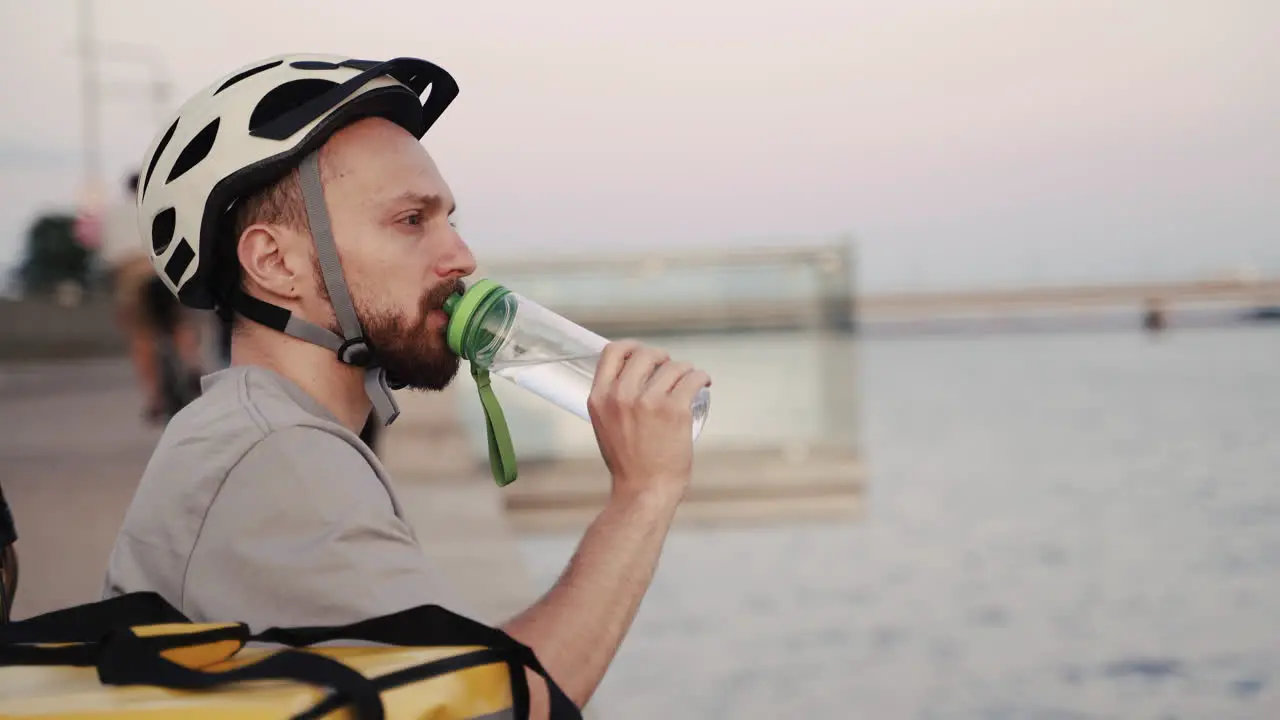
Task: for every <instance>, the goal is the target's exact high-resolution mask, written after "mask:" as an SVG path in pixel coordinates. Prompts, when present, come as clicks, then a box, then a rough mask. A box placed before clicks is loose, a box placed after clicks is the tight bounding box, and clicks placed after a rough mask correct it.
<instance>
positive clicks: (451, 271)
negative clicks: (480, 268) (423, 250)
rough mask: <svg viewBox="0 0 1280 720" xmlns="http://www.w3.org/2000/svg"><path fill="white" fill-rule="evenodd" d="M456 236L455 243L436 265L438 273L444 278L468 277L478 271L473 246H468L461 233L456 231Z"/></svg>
mask: <svg viewBox="0 0 1280 720" xmlns="http://www.w3.org/2000/svg"><path fill="white" fill-rule="evenodd" d="M454 238H455V240H454V243H453V245H452V246H451V247H450V248H449V251H448V252H446V253H445V255H444V256H443V257H441V258H440V264H439V265H438V266H437V267H436V274H437V275H439V276H440V277H443V278H449V277H455V278H462V277H467V276H468V275H471V274H472V273H474V272H475V271H476V257H475V255H472V254H471V248H470V247H467V243H466V242H464V241H463V239H462V237H461V236H460V235H458V234H456V233H455V234H454Z"/></svg>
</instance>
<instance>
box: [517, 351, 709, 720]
mask: <svg viewBox="0 0 1280 720" xmlns="http://www.w3.org/2000/svg"><path fill="white" fill-rule="evenodd" d="M710 384H711V380H710V378H709V377H707V374H706V373H704V372H702V371H701V370H696V369H694V368H693V367H691V366H690V365H688V364H687V363H678V362H671V361H670V360H669V359H668V357H667V354H666V353H664V352H662V351H660V350H655V349H652V348H648V347H644V346H643V345H641V344H640V343H637V342H634V341H620V342H615V343H610V344H609V345H608V346H606V347H605V349H604V352H603V353H602V355H601V357H600V364H599V366H598V369H597V370H596V377H595V381H594V382H593V385H592V390H591V397H590V398H589V399H588V400H587V408H588V410H590V412H591V424H592V426H593V427H594V428H595V431H596V441H597V442H598V443H599V445H600V454H601V455H602V456H603V457H604V460H605V463H607V464H608V466H609V471H610V473H611V474H612V475H613V493H612V495H611V496H610V498H609V501H608V503H607V504H606V505H605V507H604V509H603V510H602V511H601V512H600V515H599V516H597V517H596V519H595V521H594V522H592V523H591V527H589V528H588V529H587V532H586V534H585V535H584V536H583V538H582V542H581V543H580V544H579V545H578V551H577V552H576V553H574V556H573V559H572V560H570V561H569V566H568V567H567V568H565V571H564V574H563V575H561V576H560V579H559V581H557V582H556V584H555V586H554V587H553V588H551V590H550V591H549V592H548V593H547V594H546V595H544V596H543V597H542V599H540V600H539V601H538V602H537V603H535V604H534V605H533V606H532V607H530V608H529V609H527V610H525V611H524V612H522V613H520V614H519V615H517V616H516V617H514V618H512V619H511V620H510V621H509V622H507V623H506V624H505V625H504V626H503V629H504V630H506V631H507V632H508V633H509V634H510V635H511V636H512V637H514V638H515V639H517V640H519V641H520V642H523V643H524V644H526V645H528V646H529V647H531V648H533V650H534V652H536V653H537V655H538V658H539V659H540V660H541V661H542V664H543V665H544V666H546V668H547V670H548V671H549V672H550V673H551V676H552V677H553V678H555V680H556V683H557V684H558V685H559V686H560V687H561V688H563V689H564V691H565V692H566V693H567V694H568V696H569V698H570V699H572V700H573V701H574V702H575V703H576V704H577V705H578V706H579V707H582V706H584V705H586V703H587V701H588V700H590V698H591V695H592V693H594V692H595V690H596V687H597V686H599V684H600V681H601V679H602V678H603V677H604V674H605V671H606V670H608V668H609V664H610V663H611V662H612V661H613V658H614V656H615V654H616V653H617V651H618V646H619V645H620V644H621V643H622V638H623V637H624V636H625V635H626V633H627V629H628V628H629V627H630V626H631V621H632V620H634V619H635V615H636V611H637V610H638V609H639V607H640V601H641V599H642V598H643V597H644V594H645V592H646V591H647V590H648V589H649V583H650V582H651V581H652V580H653V573H654V570H655V569H656V568H657V565H658V557H659V555H660V554H661V553H662V544H663V541H664V540H665V539H666V536H667V530H668V529H669V528H670V527H671V520H672V518H673V516H674V515H675V511H676V507H677V506H678V504H679V502H680V500H681V499H682V498H683V497H684V493H685V490H686V489H687V488H688V487H689V478H690V476H691V475H692V472H693V412H692V409H691V406H692V404H693V400H694V397H695V396H696V395H697V394H698V391H699V390H700V389H702V388H703V387H706V386H707V385H710ZM530 685H531V689H532V693H533V698H532V701H533V707H534V708H535V709H536V712H537V713H539V714H538V717H541V716H542V713H545V711H546V703H547V696H546V688H545V686H544V685H542V683H541V682H536V681H532V680H531V682H530Z"/></svg>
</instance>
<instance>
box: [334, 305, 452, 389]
mask: <svg viewBox="0 0 1280 720" xmlns="http://www.w3.org/2000/svg"><path fill="white" fill-rule="evenodd" d="M465 289H466V288H465V286H464V285H463V284H462V281H461V280H456V281H454V282H443V283H440V284H439V285H437V286H435V287H434V288H432V289H431V290H430V291H429V292H427V294H425V295H423V297H422V302H421V303H420V304H419V307H418V319H417V322H416V323H413V324H412V325H411V324H410V323H409V321H408V319H406V318H404V317H402V316H398V315H394V314H391V313H382V312H375V311H373V310H370V309H369V308H368V307H367V306H364V304H363V303H361V302H360V301H359V298H357V297H355V295H354V293H352V302H353V303H355V306H356V316H357V317H358V318H359V319H360V324H361V325H362V326H363V327H364V335H365V338H366V339H368V341H369V342H370V344H372V345H373V348H374V352H375V354H376V355H375V359H376V361H377V363H378V365H379V366H380V367H382V368H384V369H385V370H386V371H387V379H388V380H389V381H391V382H393V383H396V384H399V385H403V386H405V387H409V388H412V389H414V390H443V389H444V388H445V387H446V386H448V384H449V383H450V382H452V381H453V378H454V376H455V375H457V373H458V366H459V364H460V358H459V357H458V356H457V355H455V354H454V353H453V351H452V350H450V349H449V345H448V343H447V342H446V341H445V333H444V331H439V330H431V329H429V328H428V327H427V315H428V313H429V312H430V311H432V310H443V309H444V303H445V300H447V299H448V298H449V296H450V295H452V294H454V293H462V292H463V291H464V290H465ZM321 295H322V296H323V297H324V298H325V299H326V300H328V299H329V297H328V295H329V293H328V288H325V287H324V285H323V283H321ZM329 329H330V330H332V331H334V332H336V333H337V334H339V335H341V334H342V331H341V330H340V329H339V328H338V327H330V328H329Z"/></svg>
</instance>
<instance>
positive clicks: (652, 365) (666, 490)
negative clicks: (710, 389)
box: [587, 340, 711, 502]
mask: <svg viewBox="0 0 1280 720" xmlns="http://www.w3.org/2000/svg"><path fill="white" fill-rule="evenodd" d="M710 384H711V378H710V377H709V376H708V375H707V374H706V373H705V372H703V371H701V370H698V369H696V368H694V367H693V366H692V365H690V364H689V363H685V362H673V361H672V360H671V359H670V357H669V356H668V355H667V353H666V352H664V351H662V350H658V349H656V348H651V347H647V346H644V345H641V344H640V343H639V342H636V341H634V340H622V341H618V342H613V343H610V344H609V345H607V346H606V347H605V349H604V351H603V353H601V356H600V363H599V366H598V368H597V370H596V376H595V380H594V382H593V383H592V387H591V396H590V397H589V398H588V399H587V409H588V411H590V413H591V424H592V426H593V427H594V428H595V433H596V442H597V443H598V444H599V446H600V454H601V455H602V456H603V457H604V461H605V464H606V465H607V466H608V467H609V472H610V474H612V476H613V492H614V495H615V496H616V495H623V496H637V495H645V494H650V493H656V494H658V495H660V496H662V497H666V498H669V499H671V500H673V501H675V502H678V501H679V500H680V499H681V498H682V497H684V493H685V490H686V489H687V488H688V486H689V478H690V476H691V474H692V472H693V412H692V409H691V406H692V404H693V400H694V398H695V397H696V396H697V394H698V391H699V390H701V389H702V388H704V387H707V386H708V385H710Z"/></svg>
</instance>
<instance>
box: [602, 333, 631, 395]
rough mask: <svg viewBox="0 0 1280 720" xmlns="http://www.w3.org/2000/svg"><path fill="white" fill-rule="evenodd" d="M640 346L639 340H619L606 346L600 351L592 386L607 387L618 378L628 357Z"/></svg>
mask: <svg viewBox="0 0 1280 720" xmlns="http://www.w3.org/2000/svg"><path fill="white" fill-rule="evenodd" d="M639 347H640V341H639V340H617V341H614V342H611V343H609V344H608V345H605V346H604V350H603V351H601V353H600V362H599V363H598V364H597V365H596V376H595V378H594V379H593V380H592V382H591V385H592V388H593V389H594V388H600V387H605V386H608V385H610V384H612V383H613V381H614V380H617V379H618V374H619V373H620V372H622V367H623V365H625V364H626V362H627V357H628V356H629V355H631V353H633V352H635V351H636V349H637V348H639Z"/></svg>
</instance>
